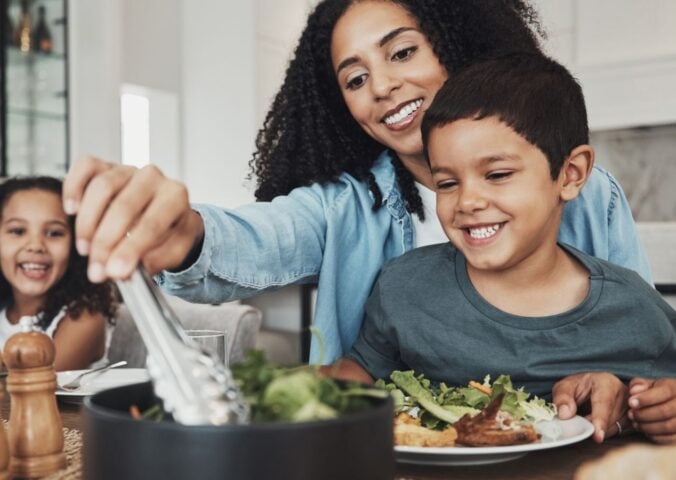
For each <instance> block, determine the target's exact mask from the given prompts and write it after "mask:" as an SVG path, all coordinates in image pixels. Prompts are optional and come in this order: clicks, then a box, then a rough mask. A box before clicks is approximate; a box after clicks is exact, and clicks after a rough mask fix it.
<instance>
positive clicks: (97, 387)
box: [56, 368, 150, 400]
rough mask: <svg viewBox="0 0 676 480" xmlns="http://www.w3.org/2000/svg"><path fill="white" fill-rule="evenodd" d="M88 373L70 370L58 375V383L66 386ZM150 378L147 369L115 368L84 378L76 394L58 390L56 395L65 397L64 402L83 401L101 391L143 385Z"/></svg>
mask: <svg viewBox="0 0 676 480" xmlns="http://www.w3.org/2000/svg"><path fill="white" fill-rule="evenodd" d="M86 371H87V370H68V371H65V372H58V373H57V374H56V382H57V383H58V384H59V385H64V384H66V383H68V382H70V381H71V380H73V379H74V378H75V377H77V376H78V375H79V374H81V373H84V372H86ZM149 378H150V377H149V376H148V371H147V370H146V369H145V368H115V369H113V370H108V371H107V372H103V373H101V374H100V375H96V374H95V373H92V375H91V377H90V378H87V377H84V378H83V379H82V387H80V388H79V389H78V390H75V391H74V392H67V391H65V390H61V389H58V388H57V389H56V395H57V396H59V397H63V399H64V400H66V399H69V400H76V399H80V400H82V398H83V397H86V396H88V395H93V394H95V393H96V392H100V391H101V390H106V389H108V388H114V387H121V386H123V385H130V384H132V383H141V382H145V381H147V380H148V379H149Z"/></svg>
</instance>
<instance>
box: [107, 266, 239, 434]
mask: <svg viewBox="0 0 676 480" xmlns="http://www.w3.org/2000/svg"><path fill="white" fill-rule="evenodd" d="M117 286H118V288H119V289H120V292H121V293H122V298H123V299H124V302H125V304H126V305H127V307H128V308H129V312H130V313H131V316H132V318H133V319H134V321H135V322H136V326H137V327H138V330H139V333H140V334H141V338H143V341H144V342H145V344H146V347H147V348H148V364H147V365H148V373H149V374H150V378H151V379H152V380H153V386H154V390H155V394H156V395H157V396H158V397H159V398H161V399H162V401H163V402H164V409H165V411H167V412H170V413H171V414H172V415H173V417H174V420H175V421H177V422H178V423H182V424H185V425H224V424H240V423H248V421H249V407H248V405H247V404H246V403H245V401H244V399H243V397H242V394H241V392H240V391H239V390H238V389H237V387H236V386H235V382H234V379H233V377H232V373H231V372H230V369H229V368H227V367H226V366H225V365H223V363H222V362H221V361H220V360H219V359H218V358H217V357H216V356H215V355H213V354H211V353H209V352H207V351H205V350H202V349H201V348H200V347H199V346H198V345H197V344H196V343H195V342H193V341H192V340H191V339H190V338H189V337H188V336H187V335H186V333H185V331H184V330H183V327H182V326H181V323H180V322H179V320H178V318H177V317H176V315H175V314H174V312H173V311H172V310H171V308H169V305H168V304H167V302H166V300H165V299H164V297H163V295H162V293H161V292H160V290H159V288H158V287H157V285H155V282H154V281H153V280H152V279H151V278H150V276H149V275H148V273H147V272H146V271H145V269H144V268H143V267H141V266H139V267H138V268H137V269H136V271H135V272H134V273H133V274H132V276H131V278H130V279H129V280H122V281H117Z"/></svg>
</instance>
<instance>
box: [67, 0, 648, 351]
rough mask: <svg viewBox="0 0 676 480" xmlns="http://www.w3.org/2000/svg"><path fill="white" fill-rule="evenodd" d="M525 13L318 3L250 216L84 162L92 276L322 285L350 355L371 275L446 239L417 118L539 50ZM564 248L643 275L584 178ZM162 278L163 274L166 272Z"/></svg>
mask: <svg viewBox="0 0 676 480" xmlns="http://www.w3.org/2000/svg"><path fill="white" fill-rule="evenodd" d="M531 27H533V28H535V29H537V27H538V24H537V21H536V18H535V14H534V12H533V11H532V10H531V9H530V7H529V6H528V5H527V4H526V3H525V2H523V1H522V0H481V1H477V0H464V1H455V2H448V1H446V0H435V1H432V0H399V1H379V0H366V1H349V0H325V1H323V2H321V3H320V4H319V5H318V6H317V7H316V9H315V11H314V12H313V13H312V14H311V15H310V17H309V19H308V23H307V26H306V28H305V30H304V32H303V34H302V36H301V39H300V42H299V45H298V47H297V49H296V52H295V58H294V59H293V60H292V62H291V64H290V66H289V68H288V70H287V73H286V78H285V81H284V84H283V85H282V87H281V89H280V91H279V93H278V94H277V96H276V98H275V101H274V103H273V105H272V107H271V109H270V112H269V113H268V116H267V118H266V120H265V123H264V126H263V129H262V130H261V132H260V134H259V136H258V139H257V142H256V145H257V148H258V150H257V152H256V154H255V155H254V158H253V160H252V169H253V171H254V173H255V174H256V176H257V178H258V189H257V190H256V197H257V199H258V200H260V201H262V202H260V203H256V204H253V205H248V206H245V207H241V208H238V209H237V210H233V211H224V210H223V209H220V208H216V207H213V206H206V205H196V206H193V208H194V210H192V209H191V207H190V206H189V204H188V198H187V193H186V189H185V187H184V186H183V185H182V184H179V183H177V182H174V181H171V180H169V179H166V178H165V177H164V176H163V175H162V174H161V173H160V172H159V171H157V169H156V168H154V167H148V168H145V169H142V170H135V169H133V168H131V167H125V166H118V165H112V164H107V163H104V162H101V161H99V160H96V159H92V158H87V159H83V160H81V161H80V162H78V163H76V164H75V165H74V166H73V168H72V169H71V172H70V173H69V175H68V177H67V178H66V184H65V191H64V206H65V208H66V210H67V211H69V212H72V213H75V212H76V211H77V213H78V217H77V222H76V228H77V237H78V248H79V251H80V252H81V253H83V254H89V256H90V266H89V276H90V278H91V279H92V280H95V281H102V280H104V279H105V278H107V277H112V278H121V277H126V276H128V275H129V274H130V273H131V271H132V270H133V268H134V266H135V265H136V263H137V262H138V260H139V259H141V260H142V261H143V263H144V264H145V266H146V268H148V269H149V270H150V271H152V272H157V271H160V270H165V271H164V272H162V273H161V274H160V275H159V282H160V283H161V284H163V287H164V288H165V290H167V291H168V292H169V293H171V294H176V295H180V296H182V297H184V298H187V299H189V300H192V301H198V302H220V301H227V300H232V299H235V298H243V297H246V296H250V295H254V294H256V293H259V292H261V291H263V290H268V289H272V288H276V287H279V286H282V285H287V284H291V283H302V282H310V281H318V282H319V289H318V298H317V305H316V312H317V313H316V320H315V322H316V325H317V326H318V327H319V329H320V331H321V332H322V336H323V341H324V343H325V345H326V350H325V352H324V355H323V356H322V357H321V358H320V355H319V349H318V348H316V345H315V344H313V348H312V351H311V359H312V360H313V361H315V362H317V361H321V362H322V363H330V362H332V361H334V360H335V359H336V358H338V357H339V356H340V355H341V354H342V353H343V352H345V351H346V350H347V349H349V348H350V346H351V345H352V343H353V342H354V340H355V338H356V335H357V332H358V330H359V326H360V323H361V320H362V315H363V307H364V303H365V301H366V298H367V296H368V294H369V292H370V289H371V286H372V285H373V282H374V279H375V277H376V275H377V273H378V270H379V269H380V267H381V266H382V264H383V263H384V262H385V261H387V260H389V259H390V258H393V257H396V256H398V255H401V254H402V253H404V252H405V251H407V250H410V249H412V248H414V247H417V246H421V245H425V244H429V243H436V242H441V241H446V237H445V236H444V234H443V231H442V230H441V227H440V225H439V222H438V220H437V219H436V216H435V215H434V194H433V192H432V191H431V187H432V182H431V176H430V172H429V170H428V168H427V164H426V162H425V159H424V158H423V155H422V141H421V136H420V132H419V127H420V121H421V118H422V113H423V111H424V110H425V108H426V107H427V106H428V105H429V103H430V102H431V101H432V98H433V96H434V94H435V93H436V91H437V89H438V88H439V87H440V86H441V85H442V84H443V82H444V81H445V80H446V78H447V76H448V75H449V74H451V75H452V72H453V70H454V69H457V68H459V67H461V66H463V65H465V64H467V63H470V62H474V61H477V60H479V59H481V58H484V57H487V56H490V55H496V54H500V53H504V52H506V51H508V50H515V49H518V50H525V51H539V46H538V42H537V39H536V35H535V33H534V31H533V30H532V29H531ZM560 238H561V239H562V241H565V242H567V243H570V244H572V245H574V246H576V247H577V248H579V249H581V250H584V251H586V252H588V253H590V254H592V255H596V256H598V257H601V258H605V259H609V260H611V261H614V262H616V263H619V264H622V265H625V266H627V267H630V268H634V269H635V270H638V271H639V272H641V273H642V274H643V275H644V276H647V277H648V279H649V273H648V268H647V262H646V260H645V256H644V254H643V252H642V249H641V247H640V244H639V242H638V239H637V235H636V232H635V228H634V224H633V220H632V219H631V213H630V211H629V209H628V206H627V203H626V199H625V197H624V195H623V193H622V191H621V190H620V188H619V186H618V185H617V184H616V183H615V181H614V180H613V179H612V177H610V175H609V174H608V173H607V172H604V171H603V170H601V169H597V170H595V171H594V173H593V175H592V178H591V179H590V182H589V184H588V186H587V187H586V189H585V192H584V194H583V195H582V197H581V198H580V199H579V200H576V201H575V202H572V203H571V204H570V205H568V206H567V208H566V213H565V216H564V220H563V226H562V230H561V235H560ZM167 270H171V272H170V271H167Z"/></svg>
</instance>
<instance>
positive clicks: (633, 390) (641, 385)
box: [629, 377, 655, 395]
mask: <svg viewBox="0 0 676 480" xmlns="http://www.w3.org/2000/svg"><path fill="white" fill-rule="evenodd" d="M653 383H655V380H651V379H648V378H641V377H636V378H632V379H631V381H630V382H629V394H630V395H635V394H637V393H641V392H645V391H646V390H648V389H649V388H650V387H652V385H653Z"/></svg>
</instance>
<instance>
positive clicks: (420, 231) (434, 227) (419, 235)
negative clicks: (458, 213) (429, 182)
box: [411, 182, 448, 248]
mask: <svg viewBox="0 0 676 480" xmlns="http://www.w3.org/2000/svg"><path fill="white" fill-rule="evenodd" d="M415 186H416V188H417V189H418V193H419V194H420V198H421V200H422V204H423V212H425V221H424V222H421V221H420V219H419V218H418V215H411V218H412V219H413V229H414V231H415V248H418V247H424V246H426V245H434V244H435V243H446V242H448V237H447V236H446V234H445V233H444V229H443V228H442V227H441V222H440V221H439V217H437V194H436V193H434V191H433V190H430V189H429V188H427V187H426V186H425V185H423V184H422V183H418V182H415Z"/></svg>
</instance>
